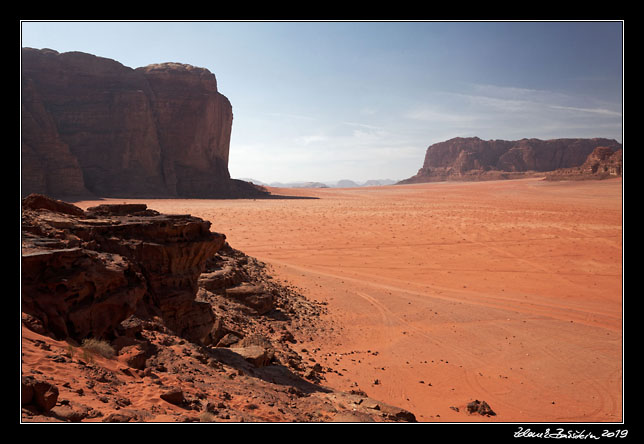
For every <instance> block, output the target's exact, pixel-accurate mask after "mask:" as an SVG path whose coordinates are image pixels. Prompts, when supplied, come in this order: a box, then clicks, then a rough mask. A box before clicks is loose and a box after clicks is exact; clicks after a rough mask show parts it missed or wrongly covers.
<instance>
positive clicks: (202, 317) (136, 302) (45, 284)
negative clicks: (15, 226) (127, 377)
mask: <svg viewBox="0 0 644 444" xmlns="http://www.w3.org/2000/svg"><path fill="white" fill-rule="evenodd" d="M209 227H210V222H207V221H204V220H202V219H199V218H195V217H191V216H187V215H186V216H181V215H160V214H159V213H157V212H156V211H154V210H148V209H147V207H146V206H145V205H137V204H135V205H115V206H111V205H102V206H99V207H95V208H89V209H88V210H87V211H83V210H81V209H80V208H78V207H75V206H73V205H71V204H67V203H64V202H57V201H54V200H52V199H48V198H46V197H45V196H42V195H30V196H28V197H27V198H25V199H23V210H22V230H23V236H22V310H23V313H24V314H25V316H26V317H28V318H29V320H28V322H30V323H31V324H36V325H39V326H40V327H39V328H40V329H41V330H42V331H47V332H50V333H51V334H53V336H54V337H57V338H61V339H63V338H67V337H69V338H73V339H75V340H81V339H83V338H87V337H94V338H105V337H110V335H112V334H113V331H114V330H115V329H116V328H117V327H118V326H119V324H120V323H121V322H122V321H124V320H125V319H126V318H128V317H129V316H130V315H132V314H134V313H144V314H145V315H146V316H159V317H160V318H161V319H163V321H164V324H165V326H166V327H167V328H169V329H171V330H173V331H175V332H176V333H177V334H178V335H181V336H185V337H187V338H190V339H194V340H201V339H202V338H204V337H206V336H207V335H208V334H209V333H210V330H211V329H212V326H213V325H214V316H213V314H212V310H210V307H209V306H206V305H205V304H202V303H199V302H197V301H195V297H196V294H197V289H198V279H199V275H200V274H201V272H202V271H203V268H204V266H205V263H206V260H207V259H208V258H209V257H211V256H212V255H213V254H214V253H215V252H216V251H217V250H218V249H219V248H221V247H222V246H223V244H224V241H225V236H224V235H223V234H219V233H211V232H210V230H209Z"/></svg>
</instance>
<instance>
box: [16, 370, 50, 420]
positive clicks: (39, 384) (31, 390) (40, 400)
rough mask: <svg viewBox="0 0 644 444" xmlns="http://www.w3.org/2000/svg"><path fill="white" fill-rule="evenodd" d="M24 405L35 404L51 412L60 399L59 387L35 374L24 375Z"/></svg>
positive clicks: (44, 410) (42, 409)
mask: <svg viewBox="0 0 644 444" xmlns="http://www.w3.org/2000/svg"><path fill="white" fill-rule="evenodd" d="M21 395H22V405H35V406H36V407H37V408H38V409H40V410H41V411H43V412H49V411H50V410H51V409H52V408H53V407H54V406H55V405H56V402H57V401H58V387H56V386H55V385H53V384H50V383H49V382H46V381H41V380H38V379H36V378H34V377H33V376H23V377H22V394H21Z"/></svg>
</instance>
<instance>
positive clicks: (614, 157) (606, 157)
mask: <svg viewBox="0 0 644 444" xmlns="http://www.w3.org/2000/svg"><path fill="white" fill-rule="evenodd" d="M622 169H623V165H622V150H621V149H619V150H617V151H613V149H612V148H610V147H605V146H600V147H597V148H595V150H593V152H592V153H590V154H589V155H588V157H587V158H586V161H585V162H584V163H583V164H582V165H580V166H578V167H576V168H561V169H558V170H555V171H552V172H550V173H548V174H547V175H546V179H547V180H585V179H607V178H610V177H617V176H621V175H622Z"/></svg>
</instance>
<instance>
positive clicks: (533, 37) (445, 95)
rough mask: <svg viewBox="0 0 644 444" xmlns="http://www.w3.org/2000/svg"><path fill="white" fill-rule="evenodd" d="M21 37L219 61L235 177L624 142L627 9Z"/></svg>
mask: <svg viewBox="0 0 644 444" xmlns="http://www.w3.org/2000/svg"><path fill="white" fill-rule="evenodd" d="M21 28H22V29H21V33H22V46H29V47H34V48H51V49H55V50H57V51H59V52H66V51H83V52H88V53H91V54H95V55H97V56H101V57H108V58H111V59H114V60H117V61H119V62H121V63H122V64H124V65H125V66H129V67H131V68H137V67H140V66H145V65H148V64H151V63H161V62H180V63H188V64H191V65H195V66H201V67H205V68H207V69H209V70H210V71H212V72H213V73H214V74H215V75H216V77H217V82H218V87H219V91H220V92H221V93H222V94H224V95H225V96H226V97H228V99H230V101H231V103H232V105H233V114H234V121H233V131H232V140H231V147H230V164H229V170H230V173H231V175H232V177H237V178H253V179H257V180H261V181H264V182H273V181H281V182H288V181H336V180H340V179H352V180H355V181H366V180H368V179H385V178H390V179H404V178H407V177H409V176H412V175H414V174H415V173H416V171H417V170H418V169H419V168H420V167H421V166H422V163H423V159H424V154H425V151H426V149H427V147H428V146H429V145H431V144H433V143H436V142H440V141H443V140H447V139H450V138H452V137H457V136H461V137H468V136H478V137H480V138H482V139H506V140H515V139H521V138H524V137H528V138H530V137H535V138H541V139H549V138H560V137H608V138H614V139H616V140H618V141H619V142H622V132H623V128H622V124H623V119H622V108H623V60H622V58H623V23H622V22H619V21H618V22H612V21H608V22H489V21H485V22H453V21H449V22H433V21H432V22H399V21H395V22H387V21H385V22H380V21H378V22H28V21H25V22H23V23H22V26H21Z"/></svg>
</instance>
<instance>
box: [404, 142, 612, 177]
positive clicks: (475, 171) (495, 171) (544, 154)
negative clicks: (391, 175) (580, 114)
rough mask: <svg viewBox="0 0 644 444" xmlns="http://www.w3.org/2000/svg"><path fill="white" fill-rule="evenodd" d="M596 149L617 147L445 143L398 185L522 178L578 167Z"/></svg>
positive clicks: (434, 148)
mask: <svg viewBox="0 0 644 444" xmlns="http://www.w3.org/2000/svg"><path fill="white" fill-rule="evenodd" d="M598 146H606V147H610V148H612V149H618V148H620V147H621V145H620V144H619V143H617V142H616V141H614V140H608V139H552V140H539V139H521V140H518V141H506V140H487V141H486V140H481V139H479V138H478V137H469V138H461V137H457V138H454V139H450V140H447V141H445V142H440V143H436V144H434V145H431V146H430V147H429V148H427V152H426V154H425V161H424V163H423V167H422V168H421V169H420V170H418V173H417V174H416V175H415V176H413V177H410V178H409V179H405V180H403V181H401V182H399V183H419V182H435V181H444V180H490V179H509V178H516V177H526V176H527V175H530V174H534V173H535V172H546V171H552V170H556V169H558V168H569V167H575V166H579V165H581V164H582V163H583V162H584V161H585V160H586V157H587V156H588V155H589V154H590V153H591V152H592V151H593V150H594V149H595V148H596V147H598Z"/></svg>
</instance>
